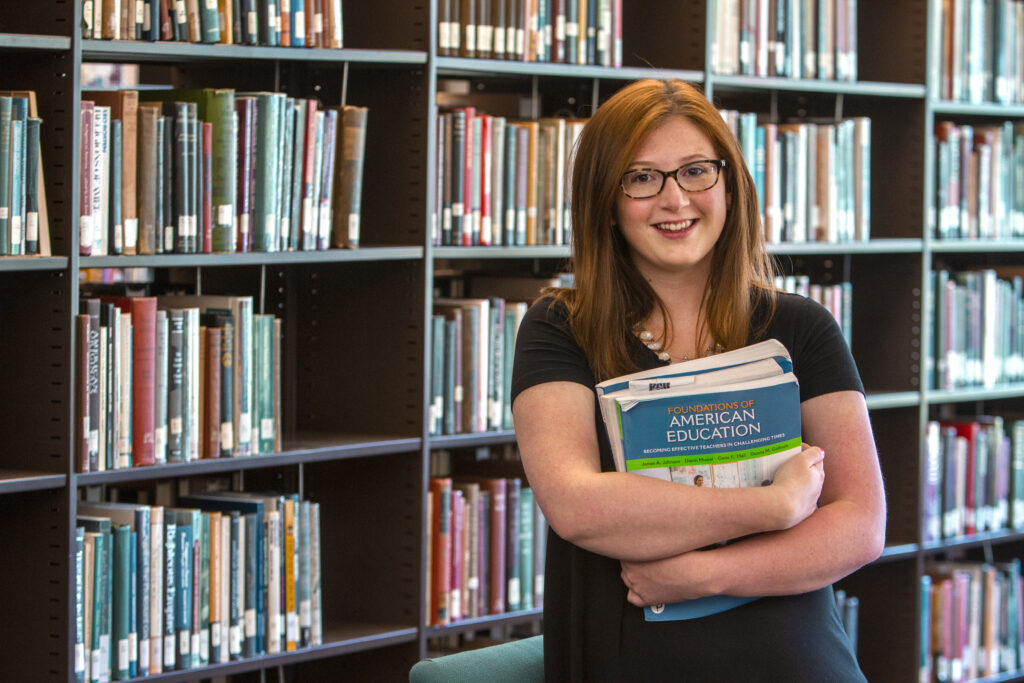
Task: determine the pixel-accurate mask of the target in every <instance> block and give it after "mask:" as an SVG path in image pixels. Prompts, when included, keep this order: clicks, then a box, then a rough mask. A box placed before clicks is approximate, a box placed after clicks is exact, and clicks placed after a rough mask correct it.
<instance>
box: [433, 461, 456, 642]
mask: <svg viewBox="0 0 1024 683" xmlns="http://www.w3.org/2000/svg"><path fill="white" fill-rule="evenodd" d="M430 490H431V491H432V492H433V494H434V509H433V513H432V514H433V519H431V525H432V529H433V532H434V533H433V537H434V549H433V553H432V555H431V563H432V565H433V566H432V567H431V584H432V585H431V591H430V623H431V624H432V625H435V626H442V625H444V624H447V623H449V622H450V621H451V612H450V611H449V607H450V605H449V602H448V599H449V597H450V595H451V562H450V561H449V558H450V557H451V552H452V533H451V518H452V510H451V508H452V480H451V479H450V478H448V477H436V478H433V479H431V480H430Z"/></svg>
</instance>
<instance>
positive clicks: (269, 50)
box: [82, 40, 427, 66]
mask: <svg viewBox="0 0 1024 683" xmlns="http://www.w3.org/2000/svg"><path fill="white" fill-rule="evenodd" d="M239 59H256V60H262V61H288V60H294V61H302V62H335V63H339V64H341V63H345V62H348V63H358V64H370V65H380V66H392V65H409V64H426V63H427V55H426V53H425V52H419V51H415V50H353V49H347V48H345V49H341V50H333V49H328V48H306V47H265V46H261V45H216V44H207V43H175V42H168V41H157V42H148V41H139V40H83V41H82V60H83V61H86V62H97V61H99V62H102V61H109V62H167V61H178V62H180V61H191V62H206V61H216V60H225V61H235V60H239Z"/></svg>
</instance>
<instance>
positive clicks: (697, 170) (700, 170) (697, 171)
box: [685, 166, 707, 177]
mask: <svg viewBox="0 0 1024 683" xmlns="http://www.w3.org/2000/svg"><path fill="white" fill-rule="evenodd" d="M685 172H686V175H688V176H691V177H696V176H702V175H704V174H705V173H707V170H706V169H705V168H704V167H703V166H690V167H689V168H687V169H686V171H685Z"/></svg>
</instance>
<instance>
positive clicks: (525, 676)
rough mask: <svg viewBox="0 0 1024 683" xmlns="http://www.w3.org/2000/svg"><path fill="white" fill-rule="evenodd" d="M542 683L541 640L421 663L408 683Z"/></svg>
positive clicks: (521, 642)
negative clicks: (484, 682)
mask: <svg viewBox="0 0 1024 683" xmlns="http://www.w3.org/2000/svg"><path fill="white" fill-rule="evenodd" d="M480 681H486V682H487V683H543V681H544V636H533V637H530V638H523V639H521V640H511V641H509V642H507V643H501V644H499V645H489V646H487V647H481V648H477V649H475V650H465V651H463V652H456V653H454V654H450V655H445V656H443V657H430V658H427V659H424V660H421V661H419V662H417V663H416V664H414V665H413V667H412V669H410V670H409V683H478V682H480Z"/></svg>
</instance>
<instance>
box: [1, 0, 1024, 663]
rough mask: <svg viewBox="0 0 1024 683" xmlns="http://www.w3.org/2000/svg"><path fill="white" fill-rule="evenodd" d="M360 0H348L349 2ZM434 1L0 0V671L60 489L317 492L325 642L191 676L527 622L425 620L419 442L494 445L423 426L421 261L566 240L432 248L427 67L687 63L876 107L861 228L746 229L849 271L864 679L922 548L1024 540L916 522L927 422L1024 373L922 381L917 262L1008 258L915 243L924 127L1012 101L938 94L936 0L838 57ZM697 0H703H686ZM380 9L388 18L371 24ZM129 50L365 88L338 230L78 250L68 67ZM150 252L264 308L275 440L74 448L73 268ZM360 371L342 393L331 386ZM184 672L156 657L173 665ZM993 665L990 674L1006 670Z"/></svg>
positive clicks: (756, 106)
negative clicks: (602, 37) (350, 183)
mask: <svg viewBox="0 0 1024 683" xmlns="http://www.w3.org/2000/svg"><path fill="white" fill-rule="evenodd" d="M370 5H372V6H370ZM439 5H440V2H431V3H420V4H412V5H410V4H408V3H403V2H399V1H398V0H382V2H376V3H362V2H350V1H349V2H345V6H344V32H345V47H344V48H343V49H296V48H275V47H262V46H240V45H236V46H222V45H199V44H183V43H163V42H157V43H147V42H128V41H103V40H84V39H82V38H81V37H80V34H79V30H78V28H77V27H78V26H79V25H80V23H81V12H82V8H81V3H80V2H67V1H64V0H40V1H39V2H34V3H29V4H23V3H3V4H0V29H2V30H3V31H4V32H3V33H0V55H2V57H3V59H4V64H5V69H4V74H3V76H0V88H4V89H26V88H32V89H34V90H36V92H37V94H38V103H39V109H40V115H41V117H42V119H43V121H44V127H43V135H42V144H43V149H42V163H43V167H44V169H45V181H46V190H47V195H48V202H49V205H48V208H49V230H50V240H51V252H52V254H53V256H50V257H32V258H29V257H4V258H0V291H4V292H17V293H18V296H10V295H5V296H3V297H0V329H2V330H3V334H0V349H2V350H3V351H4V352H5V353H6V355H7V356H8V357H9V358H10V359H11V362H9V363H8V365H7V369H6V372H5V379H4V381H3V382H2V383H0V429H2V430H3V432H4V434H5V442H4V446H5V447H4V461H3V467H2V469H0V519H3V520H4V521H3V522H2V523H0V547H3V548H12V549H17V552H18V554H19V557H21V558H24V559H25V560H26V561H19V562H5V563H2V564H0V586H2V588H0V602H2V603H3V604H4V605H5V608H6V609H7V612H8V614H13V615H18V618H17V619H7V620H4V623H3V625H0V643H3V645H2V646H0V650H2V651H4V652H7V653H18V655H19V656H10V657H8V658H7V660H6V661H7V664H6V666H5V668H6V670H7V671H9V672H10V674H11V675H13V676H14V677H15V678H19V679H22V680H54V681H69V680H74V661H73V657H74V653H73V647H72V646H71V644H72V643H73V642H74V628H75V625H74V599H75V586H74V573H75V572H74V553H73V546H74V526H75V524H74V520H75V514H76V506H77V501H78V500H80V499H81V498H85V497H98V498H103V497H105V496H107V495H109V494H110V493H111V492H112V491H134V490H147V491H151V490H154V489H159V488H161V487H164V488H167V487H169V488H171V489H173V488H175V487H177V488H184V487H188V486H189V485H191V484H192V483H194V482H196V483H203V482H209V481H219V482H226V483H227V484H228V485H230V486H232V487H235V488H243V489H245V490H280V491H287V492H291V493H298V494H299V495H301V496H302V497H303V498H306V499H312V500H316V501H319V502H320V503H321V505H322V532H323V534H324V537H325V539H329V543H328V544H327V545H325V547H324V549H323V558H322V564H323V568H324V587H323V596H324V606H323V613H324V643H323V645H320V646H317V647H313V648H308V649H303V650H298V651H295V652H286V653H280V654H273V655H265V656H262V657H258V658H255V659H243V660H237V661H231V662H229V663H227V664H219V665H212V666H210V667H208V668H207V669H204V670H203V671H202V674H201V675H202V676H204V677H206V676H210V677H217V676H224V677H228V678H230V679H231V680H239V681H244V680H250V679H254V678H256V677H258V676H260V675H262V673H261V672H263V671H264V670H271V669H283V671H284V672H285V674H286V675H287V676H291V677H295V678H299V679H303V678H306V677H310V678H312V677H315V676H318V675H326V674H327V673H328V672H330V675H334V676H336V675H338V673H339V672H342V674H343V675H345V676H347V677H349V678H353V679H356V680H364V679H365V680H402V679H404V678H405V676H406V673H407V671H408V669H409V667H410V666H411V665H412V664H413V663H414V662H415V661H417V660H418V659H419V658H421V657H422V656H423V655H424V654H425V653H426V652H427V650H428V647H429V641H430V640H431V639H434V638H438V637H447V636H451V637H458V636H462V635H465V634H470V633H474V632H479V631H487V630H489V629H492V628H510V627H514V626H518V625H523V624H526V625H532V624H535V623H536V622H538V620H539V617H540V611H539V610H526V611H523V612H519V613H512V614H506V615H493V616H488V617H483V618H479V619H468V620H463V621H459V622H456V623H453V624H451V625H448V626H438V627H434V626H424V623H425V621H426V620H425V617H426V609H425V607H424V604H425V601H424V597H425V592H426V591H427V589H428V587H427V585H426V581H425V572H426V566H427V564H426V563H427V559H426V554H427V550H426V548H425V543H424V538H425V532H426V525H427V522H426V519H425V505H426V503H425V500H426V488H427V477H428V464H429V461H430V457H431V453H432V452H433V451H435V450H438V449H448V450H457V449H475V448H482V447H492V446H505V445H508V444H512V443H513V442H514V438H515V437H514V433H513V432H511V431H508V430H503V431H492V432H485V433H476V434H473V433H466V434H456V435H443V436H437V435H430V434H429V433H428V428H427V426H426V423H427V414H428V410H429V407H428V405H427V404H428V400H427V396H428V392H429V386H430V385H429V372H430V361H429V352H428V345H429V340H430V333H429V326H428V322H429V317H430V312H431V299H432V293H433V291H434V289H435V286H436V285H437V284H438V283H439V282H440V281H442V280H445V279H452V278H456V279H457V278H459V277H462V275H463V274H470V273H475V272H494V271H502V272H506V271H516V272H520V273H524V274H538V273H552V272H556V271H557V270H558V269H559V268H561V267H562V266H563V265H564V261H565V259H566V258H567V257H568V254H569V252H568V248H567V247H564V246H537V247H468V248H466V247H448V246H444V247H442V246H435V245H433V244H431V239H430V212H431V210H432V208H433V207H432V199H431V197H432V189H431V188H433V187H434V184H435V182H436V178H435V172H436V169H435V168H434V167H433V165H432V159H433V158H434V151H435V146H436V143H437V136H438V131H437V130H436V126H435V117H434V114H435V113H436V107H435V105H434V102H435V100H436V96H437V94H438V92H439V91H441V90H442V89H443V88H444V85H445V83H446V82H449V81H464V82H468V83H469V84H471V85H472V88H473V92H474V93H475V94H481V93H484V94H491V93H496V94H501V95H506V96H508V95H511V96H514V97H515V98H517V99H519V100H521V101H525V102H527V103H528V105H529V109H530V111H531V114H532V115H533V116H534V117H536V116H545V115H551V114H553V113H554V112H557V111H560V110H563V111H564V110H570V111H572V112H573V113H574V115H579V116H585V115H586V112H587V111H588V110H589V109H592V108H593V107H594V106H597V105H598V104H600V102H602V101H603V100H604V99H605V98H607V97H608V96H609V95H610V94H611V93H613V92H614V91H615V90H616V89H618V88H619V87H621V86H622V85H623V84H625V83H626V82H628V81H630V80H633V79H636V78H643V77H648V76H666V77H676V78H681V79H684V80H687V81H689V82H692V83H696V84H700V85H701V86H702V87H703V88H704V89H705V91H706V93H707V94H708V96H709V97H711V98H712V99H713V100H714V101H715V102H716V104H718V105H719V106H721V107H723V108H732V109H738V110H741V111H752V112H758V113H759V114H761V115H763V116H766V117H772V116H774V117H775V118H777V119H778V120H783V119H785V118H789V117H801V118H807V117H836V116H837V115H842V116H855V115H866V116H870V117H871V119H872V126H873V143H874V144H873V161H872V168H871V171H872V194H871V210H872V218H871V232H872V239H871V240H870V241H867V242H843V243H825V242H808V243H800V244H790V243H778V244H772V245H770V247H769V249H770V251H771V252H772V253H773V254H775V255H776V257H777V258H778V260H779V263H780V266H781V268H782V270H784V271H785V272H790V273H794V272H795V273H807V274H811V275H813V276H816V277H818V278H821V279H823V280H826V281H830V282H844V281H848V282H851V283H852V286H853V291H854V309H853V310H854V313H853V326H852V329H853V352H854V357H855V358H856V360H857V362H858V365H859V367H860V370H861V373H862V375H863V377H864V381H865V385H866V387H867V389H868V405H869V408H870V409H871V416H872V420H873V425H874V429H875V433H876V439H877V441H878V445H879V451H880V458H881V462H882V469H883V474H884V476H885V480H886V487H887V494H888V501H889V522H888V524H889V526H888V530H887V548H886V551H885V552H884V553H883V555H882V557H881V558H880V559H879V560H878V561H877V562H875V563H873V564H872V565H870V566H868V567H865V568H864V569H862V570H860V571H858V572H857V573H855V574H854V575H852V576H850V577H848V578H847V579H845V580H844V581H842V582H840V587H842V588H843V589H844V590H846V591H847V593H848V594H849V595H856V596H858V597H859V599H860V605H861V608H860V609H861V613H860V623H861V629H862V633H868V632H870V633H871V634H872V637H870V638H866V637H862V638H860V640H859V648H860V649H859V654H860V659H861V662H862V666H863V667H864V670H865V673H866V674H867V676H868V679H869V680H872V681H876V680H877V681H886V680H893V681H905V680H913V679H914V678H915V677H916V675H917V666H918V663H917V661H916V653H917V649H916V648H917V642H918V636H919V635H920V632H921V631H920V629H921V626H920V624H919V623H918V614H919V611H920V598H919V596H918V581H919V579H920V576H921V574H922V573H923V571H924V567H925V563H926V562H927V561H929V560H931V559H936V558H946V557H964V558H968V559H982V558H985V557H992V556H994V557H996V558H1002V559H1006V558H1010V557H1022V556H1024V534H1021V533H1016V532H1012V531H1000V532H988V533H983V534H978V535H975V536H971V537H966V538H960V539H953V540H946V541H938V542H928V543H924V542H922V538H923V532H922V529H921V522H920V519H921V513H922V509H923V500H922V495H923V494H922V481H923V477H924V467H925V464H924V459H923V452H924V447H925V444H924V440H925V437H924V434H925V429H926V424H927V422H928V421H929V420H930V419H935V418H936V417H938V416H940V415H942V414H946V413H950V412H952V413H957V412H960V411H966V413H964V414H967V413H969V414H981V413H983V412H986V411H992V412H997V413H998V412H1000V411H1003V412H1007V413H1011V412H1022V410H1024V387H1021V386H1019V385H1011V386H1001V387H996V388H989V389H982V388H971V389H957V390H953V391H946V390H937V389H933V388H930V387H929V384H928V382H927V376H926V373H927V370H926V368H925V365H926V364H925V360H926V358H927V357H928V354H929V353H930V352H931V349H930V345H931V332H930V330H929V328H928V317H927V315H926V312H928V311H929V310H930V309H931V307H933V306H934V303H933V302H932V301H931V300H930V297H929V294H928V291H929V290H928V285H929V279H930V272H931V270H932V268H933V266H934V265H935V264H936V263H938V262H943V263H951V264H955V265H957V266H958V267H965V268H966V267H972V266H973V267H981V266H990V265H993V264H997V265H1002V264H1006V265H1012V264H1020V263H1021V261H1022V260H1024V259H1022V254H1024V243H1021V242H1020V241H1019V240H1012V239H1004V240H996V241H972V240H955V241H953V240H936V239H933V238H932V237H931V235H930V234H929V229H928V212H929V210H930V205H931V195H930V190H929V188H931V187H932V186H933V185H934V159H933V153H932V150H931V144H930V141H931V131H932V128H933V124H934V123H935V122H936V121H938V120H939V119H940V118H941V119H950V120H954V121H961V122H978V121H991V122H993V123H998V122H1002V121H1004V120H1019V119H1021V118H1024V107H1022V106H1021V105H1019V104H1018V105H1002V104H992V103H961V102H947V101H942V100H940V99H938V97H937V95H936V93H937V92H938V90H937V89H938V83H937V78H938V76H937V71H936V70H935V68H934V64H935V63H936V60H937V59H938V54H939V51H938V45H937V44H936V38H935V36H936V31H935V30H934V28H933V27H935V26H936V25H937V24H938V15H937V13H938V12H939V11H940V9H941V8H940V5H941V3H939V2H938V1H937V0H932V1H931V2H928V1H927V0H914V1H913V2H902V3H874V2H872V3H868V2H860V3H857V5H858V16H857V25H858V26H859V27H861V32H860V36H859V41H860V49H859V52H858V64H857V66H858V79H859V80H856V81H819V80H816V79H786V78H779V77H754V76H749V75H735V74H728V75H727V74H719V73H715V72H714V71H713V69H712V66H711V65H712V62H711V55H712V51H711V50H712V40H711V38H710V34H709V26H710V24H711V23H712V19H713V17H712V16H710V15H709V12H708V10H707V7H706V6H705V4H704V3H700V2H687V3H679V2H670V1H668V0H663V1H659V2H653V3H640V2H633V1H632V0H625V2H624V3H623V5H624V6H623V14H622V42H623V51H622V53H623V66H622V67H621V68H610V67H604V66H593V65H578V66H577V65H566V64H552V63H536V62H518V61H501V60H483V59H468V58H459V57H452V56H439V54H438V50H437V40H436V36H435V31H434V26H435V22H436V21H437V17H438V11H439V7H438V6H439ZM708 5H713V3H708ZM381 16H387V17H389V18H390V21H386V22H384V21H381V20H380V17H381ZM88 62H112V63H133V64H140V65H141V66H140V69H141V72H142V78H143V80H144V82H153V83H162V84H169V85H173V86H174V87H204V86H225V87H234V88H236V89H238V90H259V89H263V90H277V91H285V92H288V93H289V94H291V95H295V96H301V97H314V96H315V97H318V98H320V99H321V101H322V102H324V103H325V104H333V105H337V104H341V103H353V104H359V105H363V106H367V107H369V108H370V111H371V122H370V126H369V129H368V139H367V143H366V147H367V156H366V167H365V170H364V188H363V216H362V218H363V231H362V234H363V246H362V248H360V249H359V250H350V251H340V250H329V251H320V252H277V253H259V252H249V253H239V254H191V255H179V254H164V255H151V256H92V257H83V256H79V255H78V244H77V240H78V229H77V197H78V190H79V179H78V175H77V168H78V161H79V159H78V155H79V151H78V150H79V146H78V144H77V143H78V136H79V119H78V116H77V112H78V106H79V102H80V99H81V90H82V84H81V83H80V80H79V72H80V67H81V65H82V64H83V63H88ZM121 267H131V268H148V269H153V271H154V272H155V273H156V278H157V282H158V283H159V284H161V285H165V286H169V285H175V286H184V287H188V288H192V289H195V290H201V291H202V292H203V293H226V294H227V293H230V294H240V293H241V294H249V295H252V296H253V297H254V298H255V301H256V302H257V308H258V310H261V311H265V312H273V313H275V314H276V315H278V316H279V317H281V318H282V319H283V321H284V337H283V338H284V353H283V359H284V368H283V372H282V376H283V378H284V387H283V392H284V401H283V415H282V424H283V429H284V438H283V447H282V450H281V452H279V453H274V454H270V455H262V456H258V457H253V458H240V459H224V460H201V461H197V462H191V463H180V464H173V465H163V466H158V467H149V468H135V469H128V470H109V471H105V472H92V473H86V474H82V473H78V472H77V471H76V468H75V459H74V452H75V449H74V438H73V434H74V427H73V416H74V415H75V412H74V407H75V406H74V401H75V396H74V370H75V360H74V359H75V354H74V325H73V321H74V314H75V313H76V312H77V310H78V301H79V293H78V278H79V273H80V272H81V271H82V270H84V269H92V268H121ZM350 388H358V393H357V394H356V395H352V394H348V393H346V391H347V389H350ZM195 675H196V672H188V671H185V672H174V673H169V674H161V675H160V676H159V678H160V679H161V680H167V681H179V680H180V681H185V680H190V679H192V678H194V677H195ZM1010 678H1012V675H1011V674H1005V675H1003V676H997V677H990V678H988V679H986V680H1010Z"/></svg>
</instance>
